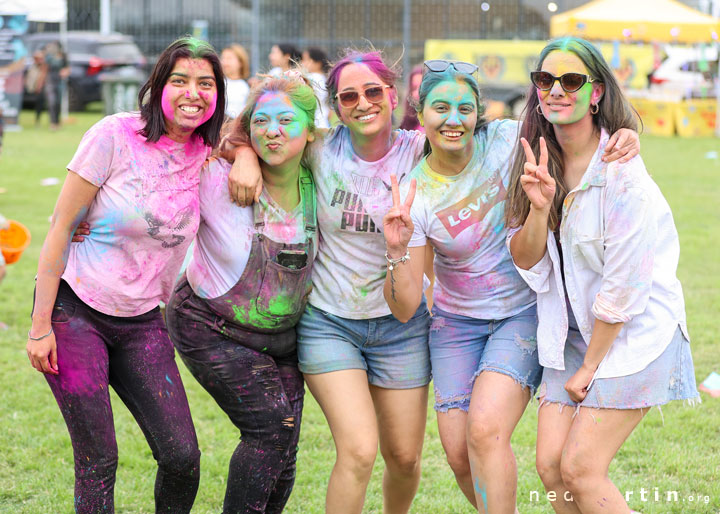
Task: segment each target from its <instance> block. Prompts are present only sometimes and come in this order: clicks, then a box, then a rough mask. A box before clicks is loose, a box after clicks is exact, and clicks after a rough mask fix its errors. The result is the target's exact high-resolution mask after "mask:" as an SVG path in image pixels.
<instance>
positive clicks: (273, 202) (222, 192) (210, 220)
mask: <svg viewBox="0 0 720 514" xmlns="http://www.w3.org/2000/svg"><path fill="white" fill-rule="evenodd" d="M316 108H317V102H316V100H315V95H314V92H313V89H312V87H311V86H310V85H309V83H306V82H305V81H303V79H302V78H299V77H298V78H269V79H266V80H265V81H264V82H262V83H261V84H259V85H258V86H256V87H255V88H254V89H253V90H252V91H251V93H250V97H249V101H248V106H247V108H246V109H245V111H244V112H243V113H242V114H241V115H240V117H238V118H237V120H236V121H234V122H233V124H232V126H231V127H232V128H231V133H230V134H229V136H228V139H229V140H231V141H234V140H238V139H240V140H244V141H247V140H248V139H249V140H250V142H251V144H252V147H253V149H254V150H255V151H256V152H257V154H258V156H259V157H260V159H261V167H262V173H263V177H264V181H263V182H264V188H263V192H262V194H261V196H260V201H259V202H256V203H255V204H254V205H253V206H252V207H239V206H237V205H235V204H234V203H232V201H231V200H230V195H229V194H228V190H227V178H228V174H229V172H230V166H231V164H230V163H229V162H228V161H226V160H225V159H222V158H221V159H211V160H210V161H209V163H208V164H207V165H206V167H205V168H203V172H202V173H201V175H200V219H201V221H200V228H199V229H198V234H197V240H196V244H195V249H194V251H193V256H192V260H191V261H190V263H189V265H188V268H187V272H186V274H187V278H185V277H182V278H181V279H180V282H179V283H178V285H177V286H176V287H175V290H174V292H173V294H172V297H171V298H170V302H169V303H168V306H167V310H166V320H167V325H168V331H169V333H170V338H171V339H172V341H173V343H174V344H175V347H176V348H177V350H178V352H179V353H180V356H181V357H182V359H183V361H184V362H185V364H186V365H187V367H188V369H189V370H190V371H191V372H192V374H193V375H194V376H195V378H196V379H197V380H198V382H200V383H201V384H202V386H203V387H204V388H205V389H207V391H208V392H209V393H210V394H211V395H212V397H213V398H214V399H215V401H216V402H217V403H218V405H219V406H220V407H221V408H222V409H223V410H224V411H225V412H226V413H227V415H228V417H229V418H230V420H231V421H232V422H233V424H234V425H235V426H237V427H238V428H239V429H240V431H241V438H240V443H239V444H238V446H237V448H236V449H235V452H234V453H233V454H232V458H231V459H230V470H229V474H228V479H227V488H226V493H225V502H224V506H223V512H225V513H228V514H229V513H239V512H267V513H271V512H281V511H282V510H283V508H284V506H285V503H286V502H287V500H288V498H289V496H290V492H291V491H292V486H293V482H294V480H295V460H296V458H295V457H296V453H297V444H298V438H299V435H300V420H301V414H302V406H303V395H304V392H305V389H304V384H303V379H302V375H301V374H300V371H299V370H298V367H297V355H296V335H295V324H296V323H297V321H298V319H299V318H300V316H301V315H302V312H303V310H304V309H305V304H306V303H307V298H308V295H309V293H310V287H311V281H310V271H311V270H312V263H313V257H314V249H315V248H316V245H317V229H316V226H317V224H316V220H315V191H314V186H313V180H312V176H311V175H310V172H309V171H308V170H307V169H305V168H304V167H303V166H302V165H301V164H300V160H301V158H302V156H303V151H304V150H305V145H306V144H307V142H308V141H312V139H313V137H314V135H313V132H314V121H313V120H314V116H315V109H316ZM226 141H227V139H226ZM229 243H231V244H229Z"/></svg>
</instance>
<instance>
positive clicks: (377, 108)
mask: <svg viewBox="0 0 720 514" xmlns="http://www.w3.org/2000/svg"><path fill="white" fill-rule="evenodd" d="M399 75H400V74H399V71H398V70H396V69H394V68H393V67H392V66H388V65H387V64H386V63H385V62H384V61H383V59H382V56H381V54H380V52H377V51H368V52H360V51H357V50H350V51H347V52H346V53H345V54H344V56H342V57H341V59H340V60H339V61H338V62H336V63H335V65H334V66H333V67H332V69H331V70H330V73H329V76H328V81H327V86H328V95H329V98H330V101H331V103H332V107H333V108H334V109H335V112H336V114H337V115H338V117H339V119H340V121H341V122H342V123H343V125H340V126H338V127H335V128H333V129H331V130H330V131H327V132H320V133H319V134H317V135H318V137H317V139H316V142H314V143H313V144H311V145H309V147H308V152H307V155H306V157H307V160H308V163H307V164H308V167H309V168H310V169H312V170H313V173H314V176H315V183H316V187H317V217H318V227H319V229H320V240H319V243H318V253H317V256H316V260H315V265H314V266H315V267H314V268H313V273H312V281H313V291H312V293H311V294H310V299H309V304H308V306H307V308H306V310H305V313H304V315H303V316H302V318H301V319H300V322H299V324H298V326H297V332H298V359H299V367H300V370H301V371H302V372H303V374H304V376H305V380H306V382H307V384H308V387H309V388H310V391H311V392H312V394H313V396H314V397H315V399H316V400H317V401H318V403H319V404H320V407H321V408H322V409H323V412H324V413H325V416H326V418H327V420H328V424H329V425H330V430H331V432H332V435H333V439H334V442H335V447H336V451H337V459H336V461H335V465H334V467H333V470H332V473H331V475H330V480H329V484H328V491H327V497H326V504H325V505H326V511H327V512H342V513H352V512H358V513H359V512H361V511H362V507H363V504H364V501H365V491H366V489H367V485H368V482H369V480H370V476H371V473H372V468H373V464H374V462H375V458H376V455H377V448H378V443H379V445H380V451H381V453H382V455H383V459H384V461H385V465H386V468H385V473H384V477H383V510H384V512H386V513H394V512H408V510H409V509H410V505H411V504H412V500H413V498H414V496H415V492H416V491H417V488H418V484H419V480H420V457H421V452H422V443H423V438H424V435H425V420H426V417H427V401H428V398H427V395H428V383H429V382H430V356H429V349H428V328H429V322H430V316H429V313H428V310H427V306H426V301H425V298H424V297H423V299H422V301H421V302H420V305H419V306H418V308H417V309H416V311H415V312H414V314H413V315H411V316H409V319H408V320H407V322H406V323H402V322H400V321H399V320H397V319H396V318H395V317H394V316H393V315H392V313H391V312H390V309H389V307H388V305H387V303H386V302H385V299H384V296H383V286H384V282H385V276H386V274H387V270H388V268H390V267H391V266H393V265H396V264H393V263H392V262H391V261H390V260H389V259H388V257H387V254H386V251H385V250H386V248H385V247H386V245H385V238H384V236H383V232H382V220H383V216H384V215H385V213H386V212H388V211H389V210H390V208H391V206H392V193H391V180H390V175H391V174H396V175H397V180H398V182H399V183H400V184H401V185H402V184H404V183H405V182H407V181H408V175H409V173H410V171H411V170H412V169H413V167H414V166H415V165H416V164H417V163H418V162H419V161H420V160H421V158H422V156H423V146H424V144H425V137H424V135H423V134H422V133H420V132H417V131H407V130H401V129H400V130H393V128H392V111H393V110H394V109H395V107H397V104H398V96H397V90H396V89H395V82H396V80H397V79H398V77H399ZM632 143H634V141H633V142H632ZM631 146H632V144H631ZM248 156H249V153H248V152H244V153H243V154H242V162H240V160H237V161H236V163H235V165H234V167H233V170H232V172H231V174H230V183H229V187H230V190H231V195H232V196H233V198H236V199H237V201H238V202H239V203H241V204H248V203H252V201H253V199H255V201H257V194H258V192H259V191H260V190H261V188H262V182H261V180H260V171H259V167H258V165H257V163H256V162H252V160H250V161H248V159H247V157H248ZM390 269H392V268H390Z"/></svg>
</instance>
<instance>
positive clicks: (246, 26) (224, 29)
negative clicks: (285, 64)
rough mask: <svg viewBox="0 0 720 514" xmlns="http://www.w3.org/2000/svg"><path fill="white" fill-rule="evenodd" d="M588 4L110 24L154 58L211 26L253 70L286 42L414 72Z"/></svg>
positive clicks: (370, 6) (133, 17) (274, 2)
mask: <svg viewBox="0 0 720 514" xmlns="http://www.w3.org/2000/svg"><path fill="white" fill-rule="evenodd" d="M586 1H587V0H554V1H548V0H486V1H481V0H111V1H110V6H111V12H110V14H111V22H110V26H111V28H112V30H114V31H118V32H122V33H125V34H130V35H132V36H133V37H134V38H135V41H136V42H137V43H138V45H139V46H140V48H141V49H142V51H143V52H144V53H145V54H146V55H147V56H148V57H149V58H150V59H151V60H152V58H153V57H154V56H157V55H158V54H159V53H160V52H161V51H162V50H163V49H164V48H165V47H166V46H167V45H168V44H169V43H170V42H171V41H172V40H173V39H175V38H176V37H178V36H181V35H183V34H188V33H194V31H196V30H201V31H202V28H203V27H206V32H204V35H206V37H207V39H208V40H209V41H210V42H211V43H212V44H213V45H214V46H215V47H216V48H217V49H218V50H220V49H222V48H224V47H226V46H228V45H229V44H231V43H239V44H241V45H243V46H245V47H246V48H247V49H248V51H249V53H250V56H251V68H252V71H253V72H257V71H263V70H266V69H267V68H268V61H267V54H268V52H269V51H270V48H271V47H272V45H274V44H278V43H283V42H288V43H293V44H295V45H296V46H297V47H298V48H300V49H301V50H302V49H303V48H306V47H308V46H317V47H320V48H323V49H324V50H325V51H326V52H327V53H328V55H329V56H330V57H331V59H332V58H333V57H335V56H336V55H337V52H338V51H339V50H341V49H343V48H345V47H348V46H361V47H362V46H365V45H366V44H367V43H368V42H371V43H372V44H373V45H374V46H375V47H376V48H379V49H382V50H384V51H385V53H386V55H387V56H388V57H389V58H391V59H401V60H402V64H403V68H404V69H405V70H406V71H407V70H408V69H409V67H410V66H411V65H412V64H414V63H417V62H421V61H422V59H423V48H424V43H425V40H426V39H461V38H462V39H544V38H547V37H548V31H549V19H550V16H552V15H553V14H556V13H560V12H563V11H565V10H568V9H572V8H574V7H577V6H579V5H582V4H584V3H586ZM698 1H699V2H702V1H703V0H688V1H686V3H688V4H690V5H692V6H693V7H697V2H698ZM705 1H707V0H705ZM99 4H100V2H99V1H98V0H68V29H70V30H98V28H99V25H100V12H99V9H100V8H99Z"/></svg>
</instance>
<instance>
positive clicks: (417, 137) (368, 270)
mask: <svg viewBox="0 0 720 514" xmlns="http://www.w3.org/2000/svg"><path fill="white" fill-rule="evenodd" d="M393 135H394V138H395V139H394V142H393V146H392V148H391V149H390V151H389V152H388V153H387V154H386V155H385V156H384V157H383V158H382V159H380V160H378V161H375V162H367V161H363V160H362V159H360V158H359V157H358V156H357V155H355V152H354V151H353V148H352V143H351V141H350V131H349V130H348V129H347V127H344V126H339V127H336V128H333V129H331V130H330V132H329V133H328V134H327V136H325V143H324V145H313V146H311V151H310V152H309V155H308V160H309V162H310V168H311V169H312V170H313V171H314V174H315V187H316V188H317V214H318V226H319V228H320V242H319V245H318V254H317V257H316V259H315V264H314V268H313V291H312V293H311V294H310V303H311V304H312V305H314V306H316V307H319V308H320V309H323V310H324V311H327V312H329V313H331V314H334V315H336V316H342V317H343V318H349V319H369V318H377V317H380V316H386V315H388V314H390V309H389V307H388V306H387V303H386V302H385V298H384V296H383V285H384V282H385V275H386V274H387V264H386V261H385V237H384V236H383V234H382V219H383V216H384V215H385V214H386V213H387V212H388V210H390V208H391V207H392V192H391V189H390V174H391V173H395V174H396V175H397V177H398V181H399V183H400V184H403V183H405V181H406V180H408V176H409V175H410V171H411V170H412V169H413V167H415V165H416V164H417V163H418V161H419V160H420V158H421V157H422V150H423V144H424V143H425V136H424V135H423V134H421V133H420V132H416V131H406V130H396V131H394V132H393ZM318 146H321V148H319V150H318Z"/></svg>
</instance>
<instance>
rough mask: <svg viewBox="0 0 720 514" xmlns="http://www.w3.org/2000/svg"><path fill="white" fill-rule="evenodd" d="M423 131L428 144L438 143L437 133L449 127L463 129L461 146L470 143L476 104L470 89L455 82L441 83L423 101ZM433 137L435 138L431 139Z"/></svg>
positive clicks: (474, 121) (475, 116) (461, 83)
mask: <svg viewBox="0 0 720 514" xmlns="http://www.w3.org/2000/svg"><path fill="white" fill-rule="evenodd" d="M423 118H424V120H425V125H426V128H425V131H426V135H427V136H428V138H430V140H431V141H430V142H431V143H432V142H433V139H434V140H435V142H436V144H437V143H438V142H439V141H438V137H439V131H440V130H441V129H447V127H448V126H450V127H461V126H462V127H463V128H464V129H465V133H464V135H463V137H462V139H461V140H460V142H461V143H462V146H463V147H464V146H466V145H467V144H469V143H470V140H471V139H472V137H473V132H474V129H475V124H476V122H477V104H476V101H475V96H474V95H473V93H472V90H471V89H470V87H468V86H467V85H466V84H465V83H463V82H461V81H456V80H448V81H445V82H441V83H440V84H438V85H437V86H435V87H434V88H433V89H432V90H431V91H430V93H429V94H428V96H427V98H426V99H425V107H424V109H423ZM432 136H435V137H432Z"/></svg>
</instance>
